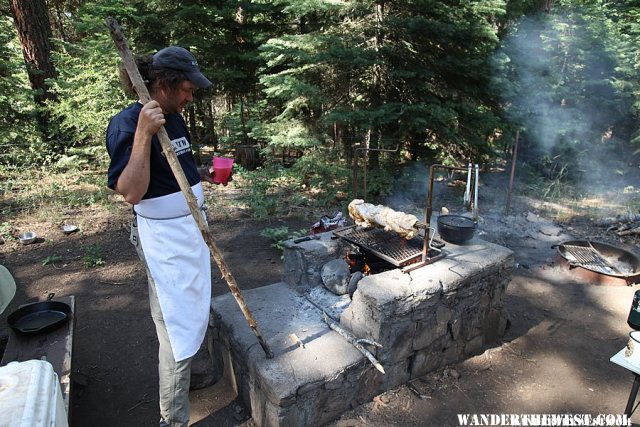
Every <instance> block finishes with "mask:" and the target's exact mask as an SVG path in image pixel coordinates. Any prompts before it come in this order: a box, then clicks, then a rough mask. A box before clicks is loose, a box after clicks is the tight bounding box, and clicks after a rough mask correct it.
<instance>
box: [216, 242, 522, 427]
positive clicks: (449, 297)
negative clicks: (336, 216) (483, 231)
mask: <svg viewBox="0 0 640 427" xmlns="http://www.w3.org/2000/svg"><path fill="white" fill-rule="evenodd" d="M347 250H349V251H351V250H353V247H352V246H351V245H349V244H347V243H345V242H344V241H342V240H341V239H333V238H332V235H331V233H324V234H321V235H319V238H318V239H315V240H308V241H304V242H300V243H294V242H293V241H288V242H286V243H285V255H284V276H283V282H280V283H275V284H273V285H269V286H264V287H258V288H255V289H249V290H247V291H246V292H244V297H245V300H246V303H247V305H248V306H249V307H250V309H251V311H252V313H253V315H254V316H255V319H256V321H257V323H258V324H259V325H260V329H261V332H262V334H263V336H264V337H266V339H267V340H268V343H269V346H270V347H271V350H272V351H273V353H274V355H275V357H274V358H272V359H268V358H266V357H265V353H264V351H263V349H262V348H261V347H260V345H259V344H258V342H257V340H256V337H255V336H254V334H253V333H252V332H251V330H250V328H249V327H248V326H247V325H246V320H245V319H244V317H243V314H242V312H241V310H240V309H239V307H238V306H237V304H236V303H235V302H234V301H233V296H232V295H231V294H229V293H227V294H223V295H221V296H218V297H216V298H214V299H213V300H212V305H211V307H212V316H211V326H212V333H213V334H212V336H213V337H214V341H215V343H214V345H213V349H214V351H215V352H216V358H217V359H221V360H223V361H224V370H225V377H226V378H227V380H228V381H229V383H230V384H232V385H233V386H234V388H235V389H236V391H237V392H238V394H239V396H240V397H241V398H242V399H243V401H244V402H245V403H246V404H248V405H250V407H251V412H252V419H253V421H254V423H255V425H257V426H290V425H291V426H293V425H295V426H298V425H304V426H319V425H324V424H326V423H328V422H330V421H332V420H333V419H335V418H336V417H338V416H339V415H340V414H342V413H343V412H344V411H347V410H348V409H349V408H352V407H353V406H355V405H358V404H361V403H363V402H366V401H368V400H369V399H370V398H371V397H372V396H374V395H376V394H378V393H381V392H383V391H384V390H388V389H390V388H392V387H395V386H397V385H400V384H403V383H405V382H406V381H408V380H410V379H413V378H417V377H420V376H422V375H424V374H425V373H427V372H429V371H432V370H435V369H438V368H439V367H441V366H444V365H447V364H452V363H456V362H458V361H461V360H462V359H464V358H465V357H467V356H468V355H471V354H474V353H476V352H478V351H480V350H481V348H482V346H483V345H484V344H486V343H489V342H492V341H494V340H496V339H498V338H499V337H501V336H502V335H503V334H504V330H505V326H506V315H505V313H504V309H503V301H502V300H503V296H504V292H505V290H506V287H507V284H508V283H509V281H510V280H511V275H512V269H513V265H514V259H513V253H512V252H511V251H510V250H508V249H506V248H503V247H501V246H497V245H494V244H491V243H487V242H484V241H482V240H479V239H474V240H472V241H471V242H469V243H468V244H466V245H464V246H456V245H451V244H447V246H446V247H445V251H446V252H447V254H446V257H445V258H443V259H441V260H439V261H437V262H435V263H433V264H430V265H427V266H423V267H421V268H419V269H417V270H414V271H412V272H410V273H408V274H405V273H402V272H401V271H400V270H398V269H393V270H388V271H385V272H382V273H379V274H374V275H370V276H366V277H364V278H363V279H362V280H361V281H360V282H359V283H358V288H357V290H356V291H355V293H354V294H353V299H350V298H349V296H348V295H342V296H338V295H335V294H332V293H331V292H329V291H328V290H327V289H326V288H325V287H324V285H323V283H322V277H321V271H322V267H323V266H324V265H325V264H326V263H327V262H329V261H333V260H336V259H340V258H342V257H343V256H344V254H345V251H347ZM324 313H327V314H328V315H329V316H331V317H332V318H333V319H334V320H336V322H337V320H338V319H339V322H340V326H341V327H342V328H343V329H346V330H348V331H350V332H351V333H352V334H353V335H354V336H356V337H357V338H367V339H372V340H375V341H377V342H378V343H380V344H381V345H382V348H379V349H378V348H374V347H371V348H370V350H371V351H372V353H373V354H374V355H375V357H377V358H378V360H379V361H380V362H381V363H382V365H383V366H384V369H385V372H386V373H385V374H382V373H381V372H379V371H377V370H376V369H375V368H374V367H373V366H372V364H371V363H370V362H369V361H368V360H367V359H366V358H365V357H364V356H363V355H362V354H361V353H360V352H359V351H358V350H357V349H356V348H355V347H354V346H353V345H351V344H350V343H349V342H347V340H345V339H344V338H343V337H342V336H341V335H339V334H338V333H336V332H335V331H333V330H331V329H330V328H329V327H328V325H327V324H326V323H325V321H324V320H323V314H324ZM291 334H295V335H296V336H297V337H298V338H299V340H301V341H302V343H304V347H301V346H300V345H299V344H298V343H296V342H293V341H292V340H291Z"/></svg>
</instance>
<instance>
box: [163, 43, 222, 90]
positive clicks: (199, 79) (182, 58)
mask: <svg viewBox="0 0 640 427" xmlns="http://www.w3.org/2000/svg"><path fill="white" fill-rule="evenodd" d="M153 66H154V67H162V68H170V69H172V70H178V71H182V72H183V73H184V74H185V75H186V76H187V78H188V79H189V80H190V81H191V82H192V83H193V84H194V85H196V87H199V88H205V87H208V86H211V82H210V81H209V79H207V78H206V77H205V76H204V75H203V74H202V73H201V72H200V68H198V61H197V60H196V57H195V56H193V54H192V53H191V52H189V51H188V50H187V49H185V48H183V47H180V46H169V47H165V48H164V49H160V50H159V51H158V52H157V53H156V54H155V55H153Z"/></svg>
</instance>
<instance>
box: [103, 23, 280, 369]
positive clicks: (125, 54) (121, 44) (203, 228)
mask: <svg viewBox="0 0 640 427" xmlns="http://www.w3.org/2000/svg"><path fill="white" fill-rule="evenodd" d="M105 21H106V24H107V27H108V28H109V31H110V32H111V38H112V39H113V42H114V43H115V45H116V48H117V49H118V53H119V54H120V57H121V58H122V61H123V63H124V66H125V68H126V70H127V73H128V74H129V78H130V79H131V82H132V83H133V87H134V88H135V90H136V92H137V93H138V97H139V98H140V101H142V102H143V103H144V104H146V103H147V102H149V101H151V96H150V95H149V91H148V89H147V86H146V85H145V84H144V80H143V79H142V76H141V75H140V71H139V70H138V67H137V65H136V63H135V59H134V58H133V55H132V54H131V51H130V50H129V46H128V45H127V40H126V39H125V37H124V34H123V33H122V29H121V28H120V24H118V22H117V21H116V20H115V19H114V18H111V17H109V18H106V20H105ZM157 135H158V139H159V140H160V145H161V146H162V151H163V153H164V155H165V156H166V158H167V161H168V162H169V166H170V167H171V171H172V172H173V174H174V176H175V178H176V181H178V185H179V186H180V190H181V191H182V193H183V194H184V197H185V199H186V200H187V205H188V206H189V210H190V211H191V216H192V217H193V219H194V220H195V222H196V224H197V225H198V228H199V229H200V232H201V233H202V237H203V238H204V240H205V242H207V245H208V246H209V249H211V255H212V256H213V259H214V260H215V262H216V264H217V265H218V268H219V269H220V272H221V273H222V276H223V277H224V278H225V281H226V282H227V285H228V286H229V290H230V291H231V294H232V295H233V296H234V298H235V300H236V302H237V303H238V305H239V306H240V310H241V311H242V314H244V317H245V319H247V322H248V323H249V328H251V330H252V331H253V333H254V334H255V335H256V338H257V339H258V342H259V343H260V345H261V346H262V349H263V350H264V352H265V354H266V355H267V358H268V359H271V358H273V352H272V351H271V349H269V346H268V345H267V342H266V341H265V340H264V338H263V337H262V335H261V334H260V331H259V330H258V324H257V323H256V321H255V319H254V318H253V315H252V314H251V311H249V308H248V307H247V304H246V302H245V301H244V298H243V297H242V294H241V293H240V289H239V288H238V285H237V283H236V279H235V278H234V277H233V275H232V274H231V270H229V268H228V267H227V264H226V262H225V261H224V258H223V257H222V252H221V251H220V249H218V245H217V244H216V242H215V240H214V239H213V235H212V234H211V232H210V231H209V227H208V226H207V224H206V222H205V221H204V218H203V217H202V214H201V213H200V208H199V206H198V203H197V201H196V197H195V195H194V194H193V191H192V190H191V185H189V181H187V178H186V176H185V174H184V171H183V170H182V166H181V165H180V162H179V161H178V157H177V155H176V153H175V151H174V149H173V146H172V145H171V141H170V140H169V135H168V134H167V131H166V129H165V128H164V126H162V127H160V130H159V131H158V133H157Z"/></svg>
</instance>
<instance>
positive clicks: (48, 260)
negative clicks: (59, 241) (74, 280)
mask: <svg viewBox="0 0 640 427" xmlns="http://www.w3.org/2000/svg"><path fill="white" fill-rule="evenodd" d="M60 261H62V257H61V256H60V255H49V256H47V257H45V258H44V259H43V260H42V265H53V264H55V263H57V262H60Z"/></svg>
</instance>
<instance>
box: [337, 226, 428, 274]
mask: <svg viewBox="0 0 640 427" xmlns="http://www.w3.org/2000/svg"><path fill="white" fill-rule="evenodd" d="M333 234H335V235H336V236H339V237H342V238H343V239H345V240H347V241H349V242H351V243H353V244H354V245H356V246H358V247H360V248H362V249H363V250H365V251H368V252H371V253H372V254H374V255H375V256H377V257H379V258H381V259H383V260H385V261H387V262H389V263H391V264H393V265H395V266H396V267H404V266H406V265H409V264H412V263H414V262H418V261H420V260H421V259H422V250H423V247H424V246H423V239H422V238H420V237H415V238H413V239H411V240H406V239H404V238H402V237H400V236H399V235H398V234H396V233H393V232H387V231H384V229H382V228H377V227H369V228H362V227H359V226H356V225H352V226H350V227H346V228H342V229H340V230H336V231H334V232H333Z"/></svg>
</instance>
